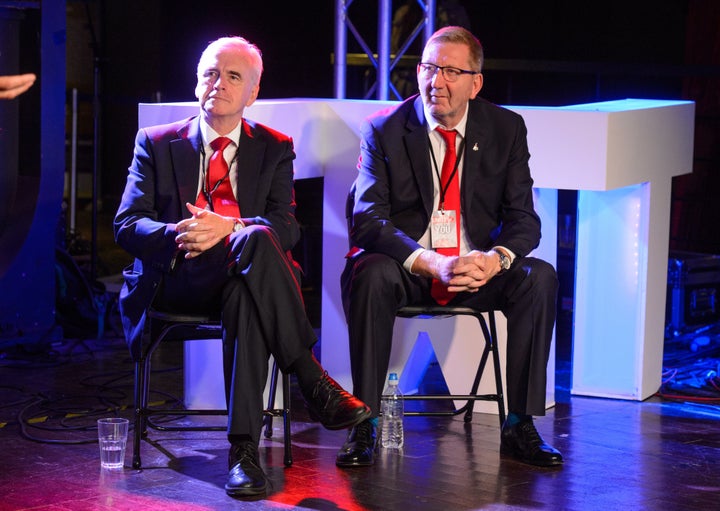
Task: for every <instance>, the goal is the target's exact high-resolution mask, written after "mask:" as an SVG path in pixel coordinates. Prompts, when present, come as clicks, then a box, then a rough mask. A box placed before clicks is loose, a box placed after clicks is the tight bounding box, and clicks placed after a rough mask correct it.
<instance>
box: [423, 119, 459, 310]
mask: <svg viewBox="0 0 720 511" xmlns="http://www.w3.org/2000/svg"><path fill="white" fill-rule="evenodd" d="M436 129H437V131H438V133H440V135H441V136H442V138H443V139H444V140H445V145H446V150H445V159H443V165H442V171H441V173H440V188H441V193H440V198H441V200H443V193H442V190H445V193H444V203H443V204H440V208H441V209H443V210H450V211H455V232H456V233H457V236H458V239H457V240H455V246H454V247H452V248H440V247H438V248H436V249H435V250H436V251H437V252H438V253H439V254H442V255H447V256H453V255H455V256H456V255H459V254H460V240H459V238H460V187H459V186H458V181H459V180H458V173H457V172H455V174H454V175H453V170H455V164H456V161H457V154H456V153H455V136H456V135H457V131H455V130H445V129H442V128H439V127H438V128H436ZM450 179H452V181H450V182H449V183H448V181H449V180H450ZM430 294H432V297H433V298H434V299H435V301H436V302H437V303H439V304H440V305H445V304H447V303H448V302H449V301H450V300H451V299H452V298H453V297H454V296H455V294H456V293H451V292H450V291H448V289H447V287H446V286H445V285H444V284H442V283H441V282H440V281H439V280H435V279H433V281H432V287H431V289H430Z"/></svg>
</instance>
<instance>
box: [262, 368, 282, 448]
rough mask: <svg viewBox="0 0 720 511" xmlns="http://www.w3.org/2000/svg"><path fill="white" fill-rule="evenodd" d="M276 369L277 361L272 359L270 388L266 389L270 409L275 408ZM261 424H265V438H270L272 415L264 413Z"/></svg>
mask: <svg viewBox="0 0 720 511" xmlns="http://www.w3.org/2000/svg"><path fill="white" fill-rule="evenodd" d="M279 372H280V370H279V369H278V365H277V362H275V361H274V360H273V365H272V371H271V374H270V389H269V391H268V404H267V409H268V410H272V409H274V408H275V397H276V396H277V384H278V381H277V380H278V373H279ZM263 424H264V425H265V438H271V437H272V434H273V416H272V414H266V415H265V417H264V418H263Z"/></svg>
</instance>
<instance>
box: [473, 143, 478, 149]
mask: <svg viewBox="0 0 720 511" xmlns="http://www.w3.org/2000/svg"><path fill="white" fill-rule="evenodd" d="M477 150H478V143H477V142H475V145H474V146H473V151H477Z"/></svg>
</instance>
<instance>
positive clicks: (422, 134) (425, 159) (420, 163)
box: [405, 96, 433, 216]
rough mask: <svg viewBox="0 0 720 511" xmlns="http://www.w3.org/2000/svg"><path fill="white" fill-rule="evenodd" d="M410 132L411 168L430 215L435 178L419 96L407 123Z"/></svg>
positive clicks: (407, 137)
mask: <svg viewBox="0 0 720 511" xmlns="http://www.w3.org/2000/svg"><path fill="white" fill-rule="evenodd" d="M406 128H407V129H408V132H407V133H406V134H405V146H406V147H407V151H408V157H409V158H410V166H411V168H412V172H413V174H414V175H415V182H416V183H417V186H418V189H419V190H420V196H421V197H422V201H423V205H424V206H425V210H426V211H427V213H428V216H429V215H430V213H431V211H432V206H433V178H432V167H431V166H430V157H429V156H428V154H429V149H428V136H427V128H426V127H425V115H424V113H423V104H422V98H421V97H420V96H418V97H417V98H416V99H415V102H414V108H413V109H412V110H410V112H409V115H408V120H407V123H406Z"/></svg>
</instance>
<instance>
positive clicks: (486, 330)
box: [396, 305, 505, 428]
mask: <svg viewBox="0 0 720 511" xmlns="http://www.w3.org/2000/svg"><path fill="white" fill-rule="evenodd" d="M485 313H486V314H487V315H488V321H485V317H484V316H483V312H482V311H479V310H476V309H473V308H470V307H454V306H440V305H436V306H432V305H431V306H407V307H402V308H401V309H399V310H398V311H397V313H396V316H397V317H401V318H421V319H422V318H438V317H450V316H472V317H474V318H475V319H477V321H478V323H479V324H480V328H481V330H482V333H483V338H484V340H485V347H484V349H483V353H482V356H481V357H480V363H479V364H478V369H477V372H476V373H475V379H474V380H473V383H472V387H471V389H470V393H469V394H450V395H448V394H415V395H408V396H404V398H405V400H420V401H422V400H452V401H466V403H465V404H464V405H463V406H461V407H460V408H455V409H453V410H451V411H406V412H405V415H409V416H436V417H437V416H454V415H460V414H462V413H465V417H464V420H465V422H470V421H471V420H472V414H473V406H474V404H475V401H495V402H496V403H497V405H498V418H499V420H500V427H501V428H502V425H503V423H504V422H505V399H504V394H503V383H502V373H501V372H500V357H499V354H498V346H497V329H496V327H495V312H494V311H486V312H485ZM488 323H489V326H488ZM490 354H492V358H493V369H494V372H495V389H496V391H495V394H478V387H479V386H480V379H481V378H482V375H483V372H484V371H485V367H486V365H487V361H488V357H489V356H490Z"/></svg>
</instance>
